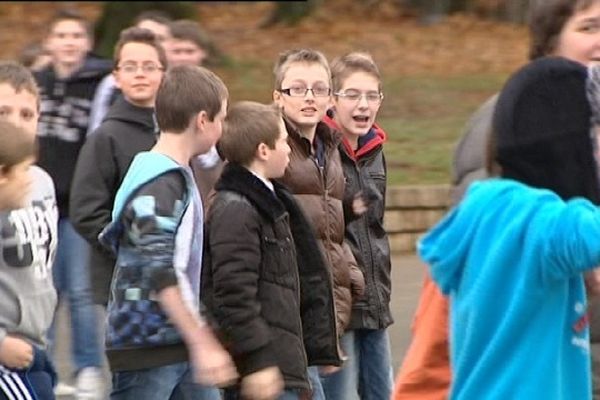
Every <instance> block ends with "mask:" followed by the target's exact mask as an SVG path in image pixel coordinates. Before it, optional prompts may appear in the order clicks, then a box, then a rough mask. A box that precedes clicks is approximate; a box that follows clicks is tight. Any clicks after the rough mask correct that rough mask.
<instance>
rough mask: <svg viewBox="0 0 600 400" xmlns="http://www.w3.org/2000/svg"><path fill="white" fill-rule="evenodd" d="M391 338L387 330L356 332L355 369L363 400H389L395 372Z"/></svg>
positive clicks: (359, 330)
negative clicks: (393, 369)
mask: <svg viewBox="0 0 600 400" xmlns="http://www.w3.org/2000/svg"><path fill="white" fill-rule="evenodd" d="M391 353H392V352H391V349H390V337H389V335H388V332H387V330H386V329H357V330H355V331H354V357H355V362H354V364H353V365H354V367H355V368H356V372H355V374H356V375H355V376H358V393H359V394H360V399H361V400H379V399H389V398H390V396H391V395H392V386H393V372H392V354H391Z"/></svg>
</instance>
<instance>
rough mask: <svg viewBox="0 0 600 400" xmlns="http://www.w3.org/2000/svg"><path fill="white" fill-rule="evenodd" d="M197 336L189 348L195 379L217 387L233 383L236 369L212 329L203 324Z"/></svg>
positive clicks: (236, 374)
mask: <svg viewBox="0 0 600 400" xmlns="http://www.w3.org/2000/svg"><path fill="white" fill-rule="evenodd" d="M198 336H199V337H198V338H197V340H196V341H195V342H194V343H193V344H192V346H191V348H190V360H191V363H192V367H193V369H194V378H195V381H196V382H198V383H201V384H203V385H207V386H217V387H224V386H229V385H231V384H233V383H234V382H235V381H236V379H237V378H238V373H237V369H236V368H235V364H234V363H233V360H232V359H231V356H230V355H229V353H228V352H227V351H226V350H225V349H224V348H223V346H222V345H221V343H220V342H219V341H218V339H217V338H216V337H215V335H214V333H213V331H212V330H211V329H210V328H209V327H208V326H204V327H202V328H201V329H200V333H199V335H198Z"/></svg>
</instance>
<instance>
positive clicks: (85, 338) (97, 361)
mask: <svg viewBox="0 0 600 400" xmlns="http://www.w3.org/2000/svg"><path fill="white" fill-rule="evenodd" d="M89 260H90V248H89V244H88V243H87V242H86V241H85V239H84V238H83V237H81V236H80V235H79V234H78V233H77V232H76V231H75V228H73V225H72V224H71V222H70V221H69V220H68V219H67V218H61V219H60V220H59V221H58V246H57V248H56V258H55V260H54V265H53V267H52V274H53V278H54V285H55V286H56V291H57V292H58V296H59V301H60V300H62V299H64V298H65V297H66V298H67V300H68V302H69V314H70V320H71V321H70V322H71V349H72V354H73V365H74V366H75V372H76V373H77V372H79V371H80V370H81V369H82V368H85V367H100V366H101V365H102V349H101V347H100V346H101V344H100V341H99V331H98V317H97V314H96V307H95V305H94V303H93V300H92V292H91V282H90V263H89ZM55 325H56V318H55V319H54V322H53V323H52V326H51V327H50V330H49V332H48V339H49V344H50V347H49V352H50V354H52V352H53V348H54V336H55Z"/></svg>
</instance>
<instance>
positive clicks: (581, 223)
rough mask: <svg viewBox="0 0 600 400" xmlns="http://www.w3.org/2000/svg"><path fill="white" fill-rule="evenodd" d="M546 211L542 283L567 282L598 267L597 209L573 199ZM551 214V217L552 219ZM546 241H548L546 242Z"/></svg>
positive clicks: (599, 233) (599, 230)
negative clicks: (565, 280)
mask: <svg viewBox="0 0 600 400" xmlns="http://www.w3.org/2000/svg"><path fill="white" fill-rule="evenodd" d="M558 207H559V209H558V210H557V211H556V212H554V213H552V212H551V211H550V210H548V212H546V213H545V214H546V215H550V217H547V218H548V220H547V224H548V226H547V227H546V229H540V231H541V232H544V234H543V239H542V240H544V249H543V251H544V254H546V259H547V260H548V263H544V264H543V270H542V271H541V273H542V276H543V277H544V278H545V279H544V281H545V282H547V281H552V280H560V279H567V278H570V277H572V276H575V275H577V274H580V273H582V272H583V271H585V270H588V269H592V268H596V267H598V266H600V210H599V209H598V208H597V207H596V206H594V205H593V204H592V203H590V202H589V201H587V200H583V199H573V200H570V201H568V202H567V203H566V206H565V205H563V204H560V205H559V206H558ZM552 215H554V217H552ZM546 238H548V239H549V240H546Z"/></svg>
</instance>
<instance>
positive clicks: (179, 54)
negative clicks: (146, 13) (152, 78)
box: [167, 39, 206, 67]
mask: <svg viewBox="0 0 600 400" xmlns="http://www.w3.org/2000/svg"><path fill="white" fill-rule="evenodd" d="M167 58H168V59H169V66H170V67H175V66H177V65H202V63H203V62H204V59H205V58H206V52H205V51H204V50H203V49H201V48H200V47H198V46H197V45H196V43H194V42H192V41H191V40H179V39H171V40H169V44H168V45H167Z"/></svg>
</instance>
